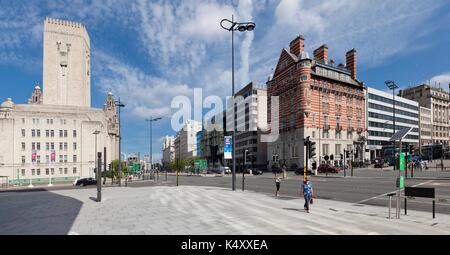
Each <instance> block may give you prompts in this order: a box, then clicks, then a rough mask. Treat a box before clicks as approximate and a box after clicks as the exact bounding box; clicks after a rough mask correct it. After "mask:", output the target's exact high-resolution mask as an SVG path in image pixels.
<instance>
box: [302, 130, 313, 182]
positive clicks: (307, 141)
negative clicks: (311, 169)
mask: <svg viewBox="0 0 450 255" xmlns="http://www.w3.org/2000/svg"><path fill="white" fill-rule="evenodd" d="M310 145H311V144H310V142H309V137H308V138H307V140H306V166H305V169H304V170H303V180H304V181H306V171H307V170H308V163H309V162H308V161H309V148H310Z"/></svg>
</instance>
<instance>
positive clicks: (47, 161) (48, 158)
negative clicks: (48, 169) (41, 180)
mask: <svg viewBox="0 0 450 255" xmlns="http://www.w3.org/2000/svg"><path fill="white" fill-rule="evenodd" d="M49 162H50V156H49V155H45V163H49Z"/></svg>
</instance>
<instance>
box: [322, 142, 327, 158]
mask: <svg viewBox="0 0 450 255" xmlns="http://www.w3.org/2000/svg"><path fill="white" fill-rule="evenodd" d="M322 155H323V156H326V155H328V144H323V145H322Z"/></svg>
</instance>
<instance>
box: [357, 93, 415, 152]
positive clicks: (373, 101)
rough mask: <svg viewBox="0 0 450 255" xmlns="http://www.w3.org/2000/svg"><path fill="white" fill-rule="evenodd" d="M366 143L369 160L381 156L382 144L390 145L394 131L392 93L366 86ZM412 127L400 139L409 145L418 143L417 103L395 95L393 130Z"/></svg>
mask: <svg viewBox="0 0 450 255" xmlns="http://www.w3.org/2000/svg"><path fill="white" fill-rule="evenodd" d="M366 98H367V104H366V108H367V112H368V116H367V127H368V140H367V145H368V149H369V153H370V156H369V158H370V160H373V159H375V158H377V157H382V156H383V155H382V147H383V145H392V142H389V139H390V138H391V137H392V135H393V134H394V133H395V132H394V126H393V124H394V123H393V106H394V104H393V100H392V99H393V96H392V93H388V92H384V91H381V90H377V89H374V88H370V87H368V88H367V96H366ZM409 127H412V128H413V129H412V131H411V132H410V133H409V134H408V135H407V136H406V137H405V139H403V140H402V142H403V143H405V144H406V143H407V144H409V145H413V146H416V147H417V146H418V145H419V103H418V102H415V101H412V100H409V99H406V98H402V97H400V96H395V130H396V131H398V130H402V129H404V128H409Z"/></svg>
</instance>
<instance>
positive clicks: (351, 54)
mask: <svg viewBox="0 0 450 255" xmlns="http://www.w3.org/2000/svg"><path fill="white" fill-rule="evenodd" d="M345 58H346V61H347V69H348V70H350V72H351V76H352V79H353V80H356V50H355V49H351V50H349V51H348V52H347V54H345Z"/></svg>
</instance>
